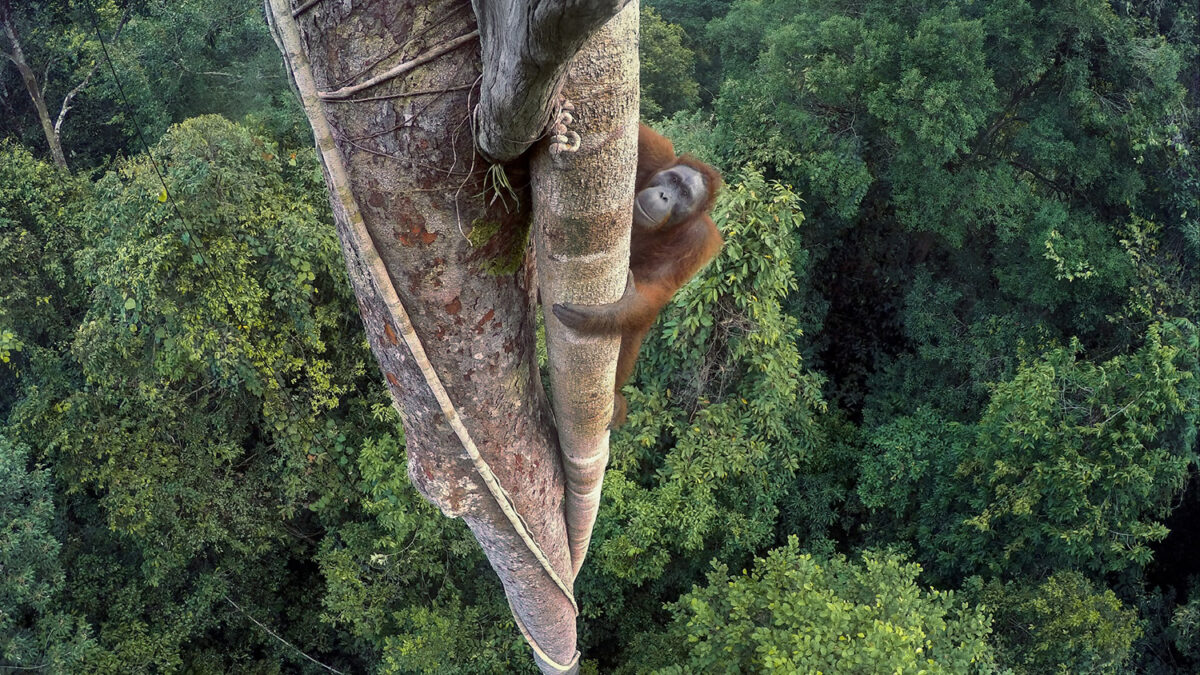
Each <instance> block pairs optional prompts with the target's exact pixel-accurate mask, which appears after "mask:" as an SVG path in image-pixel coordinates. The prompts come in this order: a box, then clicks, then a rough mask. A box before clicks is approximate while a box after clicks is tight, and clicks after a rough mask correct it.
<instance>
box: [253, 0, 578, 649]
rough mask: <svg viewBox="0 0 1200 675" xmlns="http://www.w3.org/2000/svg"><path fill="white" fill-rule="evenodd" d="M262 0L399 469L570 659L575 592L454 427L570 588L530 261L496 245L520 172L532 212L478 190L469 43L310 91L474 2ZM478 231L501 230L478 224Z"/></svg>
mask: <svg viewBox="0 0 1200 675" xmlns="http://www.w3.org/2000/svg"><path fill="white" fill-rule="evenodd" d="M268 3H269V8H268V10H269V12H270V13H271V14H272V15H273V16H272V18H273V23H274V28H275V30H276V35H277V37H278V38H279V39H280V42H281V49H282V50H283V51H284V53H285V55H286V57H287V59H288V65H289V68H290V70H291V72H292V74H293V78H294V81H295V84H296V86H297V89H298V90H299V92H300V94H301V97H302V100H303V103H304V105H305V110H306V112H307V113H308V116H309V120H310V122H311V123H312V125H313V130H314V134H315V136H316V139H317V146H318V150H319V152H320V155H321V158H322V163H323V166H324V170H325V175H326V181H327V185H328V187H329V190H330V196H331V203H332V205H333V212H334V219H335V222H336V225H337V229H338V235H339V237H340V239H341V242H342V247H343V252H344V254H345V257H346V263H347V269H348V270H349V273H350V279H351V283H352V284H353V287H354V291H355V294H356V296H357V297H358V301H359V309H360V311H361V314H362V318H363V323H364V325H365V327H366V332H367V338H368V341H369V342H370V345H371V349H372V351H373V352H374V353H375V356H376V358H377V359H378V360H379V363H380V366H381V368H382V370H383V374H384V377H385V378H386V379H387V382H388V386H389V390H390V392H391V395H392V397H393V399H394V400H395V401H397V402H398V404H399V405H398V407H399V409H400V411H401V417H402V419H403V423H404V428H405V432H406V438H407V452H408V472H409V476H410V478H411V479H412V481H413V483H414V484H415V485H416V487H417V489H418V490H419V491H420V492H421V494H423V495H424V496H425V497H426V498H427V499H429V500H430V501H431V502H432V503H434V504H436V505H437V506H438V507H439V508H440V509H441V510H442V512H443V513H445V514H446V515H447V516H451V517H460V518H463V520H464V521H466V523H467V525H468V526H469V527H470V529H471V531H472V532H473V533H474V535H475V537H476V539H477V540H478V541H479V543H480V546H481V547H482V548H483V550H484V552H485V553H486V555H487V557H488V560H489V562H490V563H491V566H492V568H493V569H494V570H495V572H496V574H497V575H498V576H499V577H500V580H501V582H502V584H503V587H504V590H505V593H506V595H507V597H508V601H509V604H510V606H511V608H512V610H513V614H514V616H515V617H516V619H517V621H518V622H519V625H520V626H521V627H522V629H523V632H526V635H527V638H529V639H530V642H531V644H533V645H535V647H536V648H537V649H540V650H542V652H543V654H544V655H545V656H546V657H547V659H542V658H539V659H538V664H539V666H540V667H541V668H542V669H543V670H544V671H545V672H561V671H560V670H558V669H555V668H554V667H553V666H552V664H550V663H549V661H553V662H554V663H557V664H567V665H573V668H577V656H578V654H577V652H576V631H575V608H574V606H573V602H574V601H573V599H572V598H570V597H569V596H568V595H567V594H565V593H564V592H562V591H561V590H560V588H559V587H558V586H557V585H556V583H555V581H554V579H552V578H551V575H550V574H548V573H547V572H546V569H545V568H544V567H543V565H542V564H541V563H539V562H538V560H537V559H536V556H535V554H534V552H532V551H531V550H530V547H529V546H528V545H527V544H526V543H525V542H524V541H522V539H521V538H520V537H519V536H518V534H517V532H516V531H515V530H514V527H513V526H512V524H511V522H510V520H509V519H508V518H507V517H506V516H505V514H504V513H503V511H502V509H501V507H500V505H499V503H498V502H497V499H496V498H495V497H494V495H493V493H492V492H490V491H489V489H488V487H487V486H486V485H485V484H484V481H483V478H482V477H481V475H480V472H479V470H478V469H477V466H476V465H475V464H474V463H473V462H472V460H471V458H470V457H469V456H468V454H467V453H466V452H465V451H464V443H463V441H462V439H461V438H460V437H459V436H457V435H456V433H455V430H454V428H453V427H452V423H454V422H457V421H461V424H462V427H464V428H465V429H466V430H468V431H469V433H470V435H471V437H472V438H473V439H474V442H475V444H477V446H478V450H479V453H480V455H482V458H483V459H484V460H485V461H486V462H487V464H488V465H489V466H490V468H491V470H492V471H493V472H494V474H495V477H496V479H497V481H498V482H499V483H500V484H501V485H502V486H504V488H506V489H507V492H508V493H509V495H511V500H512V505H513V506H514V507H515V509H516V510H517V512H519V514H520V516H521V517H522V519H523V521H524V523H526V524H527V527H528V530H529V532H530V533H531V535H532V537H533V539H534V540H535V541H536V542H537V545H538V548H540V550H541V551H543V552H544V554H545V556H546V558H548V561H549V565H550V566H551V567H552V568H553V570H554V571H555V572H556V573H557V576H558V577H560V578H561V579H562V580H565V582H566V584H567V585H568V587H569V586H570V584H572V583H573V577H574V575H573V574H572V566H571V559H570V552H569V548H568V546H567V536H566V526H565V520H564V517H563V509H564V507H563V494H564V477H563V472H562V468H561V463H560V459H559V454H558V447H557V443H556V440H555V434H554V430H553V427H552V425H551V422H550V419H549V413H548V406H547V404H546V401H545V395H544V392H543V390H542V387H541V383H540V380H539V377H538V374H537V368H536V363H537V361H536V358H535V355H534V330H533V326H534V322H533V314H532V312H533V292H534V284H533V269H532V267H531V266H530V265H528V264H526V265H524V266H521V267H520V268H519V269H518V270H517V271H516V272H505V273H499V274H497V273H495V260H496V259H497V257H499V254H502V253H505V252H508V251H512V250H514V248H515V250H517V251H519V250H520V249H521V248H523V246H524V238H523V235H521V233H520V229H521V228H520V227H519V225H520V224H521V223H522V222H528V221H527V218H528V211H527V209H528V204H529V198H528V192H527V187H526V186H524V185H522V184H520V181H519V179H518V183H517V185H516V186H515V187H516V188H517V190H518V193H519V194H521V196H522V197H523V199H522V202H521V203H522V204H523V205H524V209H526V210H525V211H521V210H517V211H515V212H511V213H510V212H509V211H508V209H506V208H505V206H504V202H505V201H507V204H508V205H509V207H511V206H512V200H491V199H486V198H485V195H488V194H489V190H491V189H492V188H489V187H488V185H487V184H486V183H485V173H486V172H485V169H486V168H487V166H486V163H485V162H483V161H482V160H481V159H480V158H479V157H477V156H476V155H475V152H474V142H473V138H472V130H471V121H470V111H471V107H472V105H473V103H474V101H477V100H478V98H477V97H474V98H473V94H472V91H473V89H472V88H471V85H473V84H474V83H475V82H476V81H477V80H478V78H479V77H480V55H479V47H478V43H477V42H474V41H471V42H467V43H466V44H464V45H463V46H461V47H458V48H456V49H451V50H449V51H446V52H444V53H442V54H440V55H439V56H437V57H436V58H434V59H432V60H430V61H428V62H426V63H424V64H423V65H421V66H419V67H415V68H411V69H408V70H407V71H406V72H404V73H403V74H402V75H400V76H397V77H394V78H386V79H383V80H382V81H380V82H378V83H377V84H376V85H375V86H373V87H370V88H366V89H363V90H361V91H357V92H355V93H353V94H352V95H351V96H350V97H349V98H346V99H343V100H341V101H340V102H323V101H321V100H320V97H319V94H318V92H332V91H336V90H338V89H341V88H343V87H346V86H352V85H354V84H356V83H361V82H365V81H368V80H370V79H371V78H373V77H375V76H378V75H379V74H381V73H385V72H389V71H392V70H394V69H396V68H397V66H398V65H399V64H402V63H405V62H407V61H411V60H413V59H414V58H416V57H418V56H419V55H422V54H427V53H429V52H430V51H431V50H436V49H437V47H438V46H439V45H445V44H446V43H449V42H452V41H454V40H456V39H457V38H461V37H462V36H464V35H467V34H469V33H470V32H471V31H473V30H474V29H475V17H474V16H473V15H472V13H471V11H470V7H469V5H467V4H466V3H464V2H462V1H461V0H449V1H443V0H433V1H430V0H375V1H364V2H349V1H345V2H335V1H334V0H326V1H325V2H320V3H318V4H316V5H315V6H312V8H311V9H308V10H307V11H304V12H302V13H300V12H298V14H300V16H299V18H298V19H293V17H292V8H291V7H290V6H289V4H288V0H268ZM420 92H433V93H420ZM476 228H483V229H482V230H476ZM473 230H474V231H473ZM489 230H495V235H494V236H492V237H490V238H487V239H486V240H484V239H482V238H481V237H479V236H477V235H478V232H481V231H489ZM468 233H471V234H472V240H474V241H475V243H476V244H477V245H473V244H472V243H471V242H470V241H468V237H467V234H468ZM405 314H407V316H408V317H410V319H411V329H412V331H413V332H415V337H416V338H419V340H420V343H421V344H423V346H424V349H425V350H427V356H428V362H429V364H430V365H431V366H432V368H433V370H434V371H436V373H437V374H438V375H440V378H441V382H442V383H443V384H444V386H445V392H446V394H447V395H448V397H449V400H450V401H451V402H452V403H453V405H454V407H455V410H456V412H454V413H452V415H451V416H450V417H448V416H447V414H446V412H445V410H446V409H445V407H444V406H443V405H441V404H439V402H438V400H437V398H436V397H435V393H434V391H433V390H432V389H431V386H430V384H429V382H428V372H423V371H422V369H421V363H420V361H421V359H420V358H419V355H418V354H417V353H415V350H411V349H410V347H409V346H408V345H407V344H406V342H405V339H406V337H407V335H406V333H405V331H406V330H407V326H406V325H405V321H404V320H403V315H405ZM455 417H456V419H455Z"/></svg>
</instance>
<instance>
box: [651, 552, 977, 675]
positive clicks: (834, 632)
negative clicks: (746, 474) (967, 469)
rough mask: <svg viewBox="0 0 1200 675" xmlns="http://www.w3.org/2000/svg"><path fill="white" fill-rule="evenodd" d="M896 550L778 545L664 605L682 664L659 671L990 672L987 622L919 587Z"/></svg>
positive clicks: (719, 569)
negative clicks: (852, 557)
mask: <svg viewBox="0 0 1200 675" xmlns="http://www.w3.org/2000/svg"><path fill="white" fill-rule="evenodd" d="M919 573H920V567H919V566H918V565H915V564H912V563H906V562H905V561H904V560H903V558H901V557H898V556H895V555H878V554H873V553H865V554H864V555H863V557H862V562H861V563H853V562H850V561H847V560H845V559H844V558H832V559H829V560H824V561H822V560H816V559H814V558H813V557H812V556H811V555H807V554H801V553H800V548H799V542H798V541H797V540H796V539H795V538H794V537H793V538H792V539H790V540H789V541H788V544H787V546H786V547H783V548H779V549H775V550H773V551H771V552H770V553H768V555H767V557H766V558H765V559H759V560H756V561H755V566H754V569H753V570H752V571H750V572H745V571H743V572H742V574H741V575H740V576H733V577H729V576H728V570H727V569H726V568H725V567H724V566H723V565H717V566H716V568H715V569H714V571H713V572H711V573H710V574H709V576H708V586H706V587H704V588H695V589H693V590H692V592H690V593H688V594H687V595H685V596H683V597H682V598H680V600H679V602H678V603H675V604H674V605H673V606H672V611H673V613H674V615H675V623H674V624H673V626H672V629H673V633H674V634H675V635H676V636H677V639H679V640H681V642H683V643H684V644H686V645H687V649H686V657H684V658H683V659H681V663H682V665H681V666H675V667H667V668H662V669H660V670H659V671H657V672H660V673H673V672H705V673H745V672H762V671H770V670H784V671H788V672H813V673H816V672H825V673H838V672H904V673H909V672H913V673H915V672H926V673H974V672H991V671H993V670H994V668H993V656H992V650H991V647H990V646H989V645H988V642H987V638H988V634H989V633H990V632H991V631H990V624H991V619H990V617H988V615H987V614H986V613H985V612H982V611H980V610H979V609H977V608H973V607H970V606H969V605H968V604H967V603H964V602H959V601H958V600H957V599H956V597H955V595H954V593H952V592H942V591H923V590H921V589H920V588H919V587H918V586H917V584H916V578H917V575H918V574H919Z"/></svg>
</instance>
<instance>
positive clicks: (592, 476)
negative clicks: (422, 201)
mask: <svg viewBox="0 0 1200 675" xmlns="http://www.w3.org/2000/svg"><path fill="white" fill-rule="evenodd" d="M637 5H638V3H637V2H636V1H635V2H632V3H630V4H629V5H628V6H626V7H625V9H624V10H623V11H622V12H621V13H620V14H618V15H617V16H616V17H614V18H613V19H612V20H611V21H609V22H608V23H607V24H606V25H605V27H604V28H603V29H602V30H601V31H600V32H598V33H597V34H596V35H595V36H593V37H592V38H591V39H590V40H588V42H587V44H586V45H585V46H584V48H583V50H582V51H580V53H579V55H578V56H577V57H576V58H575V60H574V61H573V62H572V64H571V67H570V70H569V72H568V76H567V84H566V87H565V88H564V90H563V95H564V96H565V97H566V98H567V99H569V100H571V101H572V102H573V103H574V105H575V109H576V114H575V117H576V120H575V122H574V123H573V124H572V125H571V129H572V130H573V131H576V132H577V133H579V135H580V138H581V143H580V148H579V150H578V151H577V152H574V153H568V152H563V153H558V154H557V155H554V156H553V157H552V156H551V155H550V154H549V153H546V152H540V153H537V154H535V155H534V160H533V166H532V168H533V197H534V209H533V212H534V220H533V232H534V245H535V250H536V252H537V269H538V282H539V286H540V287H541V293H542V304H543V306H545V307H550V306H551V305H552V304H554V303H557V302H573V303H581V304H601V303H608V302H613V301H615V300H617V299H618V298H620V297H621V294H622V293H623V292H624V290H625V285H626V281H627V272H628V270H629V224H630V223H631V222H633V179H634V173H635V169H636V168H637V136H638V53H637V31H638V7H637ZM545 317H546V347H547V350H548V353H549V359H550V389H551V391H552V392H553V394H554V412H555V419H556V421H557V424H558V438H559V443H560V446H561V448H562V452H563V466H564V469H565V470H566V477H567V503H566V509H567V510H566V517H567V533H568V536H569V538H570V547H571V561H572V565H573V566H574V570H575V572H576V573H578V571H579V568H580V566H581V565H582V564H583V559H584V557H585V556H586V554H587V549H588V544H589V542H590V541H591V536H592V526H593V524H594V523H595V521H596V511H597V509H598V508H599V505H600V488H601V483H602V481H603V478H604V469H605V466H606V465H607V464H608V439H609V433H608V423H609V420H610V418H611V417H612V409H613V395H612V393H613V377H614V375H615V371H616V358H617V352H618V351H619V349H620V345H621V340H620V338H619V337H618V338H608V337H584V336H581V335H579V334H577V333H575V332H573V331H571V330H570V329H567V328H565V327H564V326H563V325H562V324H561V323H559V322H558V319H556V318H554V314H553V313H552V312H545Z"/></svg>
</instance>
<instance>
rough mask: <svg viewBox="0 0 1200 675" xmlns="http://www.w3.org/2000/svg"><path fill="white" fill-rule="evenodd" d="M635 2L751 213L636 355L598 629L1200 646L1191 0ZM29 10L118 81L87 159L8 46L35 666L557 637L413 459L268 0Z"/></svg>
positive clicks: (612, 655) (47, 62) (52, 43)
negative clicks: (519, 612) (54, 156)
mask: <svg viewBox="0 0 1200 675" xmlns="http://www.w3.org/2000/svg"><path fill="white" fill-rule="evenodd" d="M641 11H642V44H641V56H642V78H643V106H642V112H643V115H644V116H645V117H646V119H647V120H648V121H650V122H651V123H653V124H654V125H655V126H656V127H657V128H659V129H660V130H661V131H663V132H664V133H665V134H667V135H668V136H669V137H671V138H673V139H674V140H675V142H676V145H677V147H679V148H680V149H682V150H687V151H691V152H693V153H696V154H697V155H699V156H700V157H702V158H703V159H705V160H706V161H709V162H711V163H713V164H714V165H716V166H718V167H720V168H721V169H722V171H723V172H724V173H725V176H726V179H727V183H728V189H727V191H726V193H725V194H724V196H723V198H722V199H721V200H720V202H719V204H718V206H717V209H716V212H715V214H714V216H715V219H716V221H717V222H718V224H719V226H720V228H721V230H722V231H723V233H724V235H725V238H726V245H725V248H724V250H723V252H722V254H721V255H720V256H719V257H718V258H717V260H716V261H714V262H713V263H712V264H711V265H710V266H709V267H708V268H707V269H706V270H705V271H704V272H702V273H701V274H700V275H699V276H698V277H697V279H695V280H694V281H693V282H692V283H691V284H689V285H688V286H687V287H685V288H684V289H683V290H682V291H681V292H680V293H679V294H678V296H676V299H675V302H674V303H673V304H672V305H671V306H670V307H669V308H668V310H666V311H665V312H664V313H663V316H662V317H661V318H660V320H659V323H658V326H657V327H656V328H655V329H654V331H653V332H652V337H651V338H650V339H649V340H648V342H647V345H646V347H645V349H644V351H643V357H642V360H641V362H640V365H639V368H638V371H637V374H636V376H635V378H634V380H633V381H632V382H631V384H630V386H629V387H628V388H627V389H626V391H627V395H628V397H629V400H630V408H631V415H630V423H629V424H628V425H627V426H626V427H625V428H623V429H622V430H621V431H620V432H619V433H618V434H616V435H615V437H614V439H613V457H612V466H611V469H610V470H609V473H608V475H607V478H606V482H605V489H604V500H603V503H602V506H601V511H600V520H599V522H598V523H597V527H596V533H595V538H594V541H593V545H592V546H593V548H592V553H591V555H590V557H589V560H588V563H587V565H586V566H585V567H584V571H583V573H582V575H581V577H580V579H579V581H578V584H577V593H578V595H579V600H580V606H581V608H582V611H583V617H582V619H583V620H582V621H581V628H580V629H581V633H580V640H581V644H580V646H581V649H582V650H583V653H584V654H585V656H586V659H587V660H586V661H585V664H584V668H585V672H628V673H634V672H638V673H640V672H648V671H651V670H656V671H657V672H662V673H683V672H730V673H738V672H762V671H767V670H771V669H775V670H778V671H779V672H802V673H808V672H816V671H818V670H820V671H823V672H826V673H829V672H850V673H858V672H889V673H890V672H903V673H916V672H946V673H965V672H1011V673H1028V674H1031V675H1032V674H1039V675H1040V674H1044V673H1055V672H1063V673H1125V672H1143V673H1162V674H1167V673H1179V674H1183V673H1195V672H1197V671H1200V563H1198V562H1197V560H1200V543H1198V542H1200V478H1197V475H1198V469H1197V461H1198V451H1200V448H1198V444H1197V429H1198V426H1200V330H1198V328H1197V325H1198V324H1200V162H1198V161H1197V157H1196V154H1197V149H1196V139H1197V137H1198V135H1200V35H1198V34H1197V30H1198V23H1197V22H1198V20H1200V16H1198V15H1197V6H1196V5H1195V4H1194V3H1170V2H1161V1H1160V0H1130V1H1128V2H1105V1H1102V0H1073V1H1071V2H1055V1H1053V0H1051V1H1047V2H1038V1H1035V0H988V1H970V0H965V1H964V0H927V1H925V2H918V3H894V2H887V1H886V0H856V1H854V2H849V1H845V0H821V1H817V0H646V2H645V4H644V5H643V7H642V10H641ZM7 26H8V27H10V28H12V29H13V31H14V32H15V34H16V35H17V36H18V38H19V39H20V41H21V45H22V47H23V49H24V56H25V58H26V59H27V60H28V61H29V63H30V64H32V65H33V66H34V67H33V72H34V73H35V74H36V76H37V78H39V81H38V86H39V87H41V88H42V89H43V90H44V94H43V95H44V97H45V100H46V104H47V106H48V107H49V111H50V115H51V116H52V117H57V114H58V111H59V110H60V108H61V105H62V102H63V100H64V98H65V97H67V96H68V94H69V92H71V91H72V90H73V89H74V88H75V87H76V86H77V85H80V84H81V83H83V86H82V87H81V88H79V90H78V91H77V93H76V94H75V95H73V97H72V99H71V101H70V110H69V111H68V114H67V115H66V116H65V118H64V119H63V124H62V127H61V144H62V147H63V151H64V155H65V157H66V162H67V164H68V166H69V171H68V170H64V169H61V168H58V167H56V166H55V165H54V164H53V163H52V162H51V155H50V152H49V149H48V143H47V138H46V136H45V134H44V132H43V127H42V125H41V124H40V123H39V118H38V113H37V110H36V107H35V104H34V102H33V100H32V98H31V97H30V95H29V92H28V90H27V88H26V86H25V84H24V83H23V81H22V79H21V74H20V73H19V72H18V70H17V69H16V68H15V67H14V66H13V64H11V63H9V62H8V61H4V62H3V64H2V65H3V68H2V69H0V105H2V106H3V110H2V112H0V138H2V139H3V140H2V141H0V264H2V265H3V272H2V273H0V362H2V363H0V671H3V672H49V673H160V672H161V673H225V672H256V673H283V672H288V673H298V672H304V673H322V672H328V671H327V670H326V669H325V668H324V667H323V666H321V665H320V664H325V665H327V666H328V667H330V668H334V669H337V670H339V671H342V672H355V673H365V672H377V673H408V672H430V673H509V672H534V670H533V666H532V661H531V660H530V659H529V657H528V652H527V648H526V647H525V645H524V643H523V642H522V640H521V638H520V636H519V634H518V632H517V630H516V629H515V627H514V625H513V621H512V618H511V616H510V615H509V612H508V609H507V606H506V605H505V601H504V598H503V594H502V592H501V589H500V585H499V583H498V581H497V580H496V578H495V577H494V575H492V574H491V573H490V570H489V569H488V566H487V563H486V560H485V559H484V557H483V556H482V554H481V553H480V551H479V549H478V546H477V545H476V544H475V542H474V540H473V539H472V538H471V536H470V534H469V532H468V531H467V529H466V528H465V527H464V526H463V525H462V523H461V522H458V521H453V520H449V519H446V518H444V517H442V516H441V515H440V514H439V513H438V512H437V511H436V509H434V508H433V507H431V506H429V505H428V504H426V503H425V502H424V501H423V500H422V499H420V498H419V497H418V496H417V494H416V492H415V490H414V489H413V488H412V487H411V486H410V485H409V483H408V480H407V477H406V475H405V472H404V470H403V468H402V467H403V463H404V438H403V432H402V431H401V429H400V426H399V423H398V420H397V418H396V415H395V413H394V411H393V410H392V409H391V407H390V403H389V400H388V398H387V394H386V392H385V390H384V388H383V386H382V383H381V378H380V375H379V371H378V367H377V366H376V364H375V360H374V358H373V357H372V355H371V354H370V352H369V350H368V348H367V345H366V341H365V339H364V336H363V333H362V327H361V323H360V321H359V318H358V311H357V307H356V304H355V301H354V298H353V295H352V293H351V292H350V289H349V285H348V282H347V279H346V275H345V271H344V268H343V262H342V259H341V252H340V249H339V246H338V243H337V239H336V236H335V233H334V231H333V228H332V225H331V223H332V221H331V216H330V213H329V207H328V202H327V197H326V194H325V188H324V184H323V181H322V179H321V175H320V171H319V168H318V167H317V165H316V159H315V154H314V152H313V150H312V149H311V138H310V135H309V130H308V127H307V123H306V121H305V120H304V118H303V116H302V114H301V113H300V111H299V109H298V106H297V105H296V103H295V101H294V99H293V96H292V93H291V91H290V90H289V88H288V84H287V80H286V77H285V74H284V71H283V68H282V65H281V63H280V58H279V55H278V51H277V50H276V47H275V45H274V44H273V42H272V41H271V38H270V36H269V34H268V32H267V30H266V27H265V25H264V21H263V18H262V15H261V9H260V8H259V6H258V5H256V4H255V3H245V2H242V1H241V0H175V1H174V2H163V1H161V0H141V1H139V2H129V3H127V2H125V0H79V1H76V2H68V1H66V0H36V1H33V2H20V3H11V9H10V14H9V19H8V24H7ZM98 36H103V38H104V40H105V46H107V49H108V51H109V53H110V54H111V58H112V61H113V64H114V70H115V74H116V76H117V77H115V78H114V73H113V71H110V70H109V68H108V66H107V62H106V61H105V60H104V55H103V52H102V46H101V44H100V42H99V40H98ZM0 47H2V48H3V49H4V50H5V51H6V52H11V51H12V47H13V46H12V44H11V39H10V38H9V37H7V36H6V35H0ZM98 66H101V67H98ZM142 139H144V141H145V142H146V143H148V144H149V147H150V149H151V151H152V152H151V154H147V152H146V151H145V147H144V146H143V145H142V143H143V140H142ZM160 176H161V181H160ZM164 184H165V187H164ZM317 662H320V664H318V663H317Z"/></svg>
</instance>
